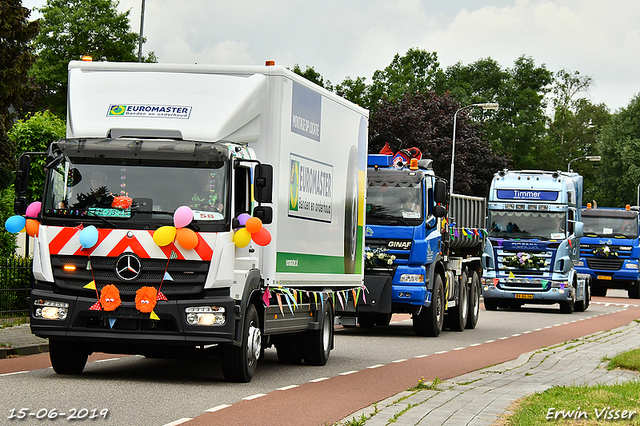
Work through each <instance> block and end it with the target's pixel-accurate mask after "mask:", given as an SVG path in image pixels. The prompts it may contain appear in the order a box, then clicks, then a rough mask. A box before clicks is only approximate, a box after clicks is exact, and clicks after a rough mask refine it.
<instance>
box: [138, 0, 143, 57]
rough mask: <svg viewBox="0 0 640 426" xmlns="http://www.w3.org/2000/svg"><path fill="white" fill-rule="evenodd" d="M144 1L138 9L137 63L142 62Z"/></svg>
mask: <svg viewBox="0 0 640 426" xmlns="http://www.w3.org/2000/svg"><path fill="white" fill-rule="evenodd" d="M144 1H145V0H142V6H141V7H140V37H139V38H138V62H142V38H143V37H142V30H143V29H144Z"/></svg>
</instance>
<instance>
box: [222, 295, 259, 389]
mask: <svg viewBox="0 0 640 426" xmlns="http://www.w3.org/2000/svg"><path fill="white" fill-rule="evenodd" d="M261 348H262V331H261V330H260V320H259V318H258V312H257V311H256V307H255V306H254V305H253V304H252V305H249V306H248V307H247V311H246V313H245V315H244V327H243V333H242V345H240V346H235V345H226V346H224V347H223V348H222V349H223V350H222V374H223V375H224V378H225V379H226V380H228V381H230V382H238V383H248V382H250V381H251V379H252V378H253V374H254V373H255V372H256V368H257V367H258V359H259V358H260V350H261Z"/></svg>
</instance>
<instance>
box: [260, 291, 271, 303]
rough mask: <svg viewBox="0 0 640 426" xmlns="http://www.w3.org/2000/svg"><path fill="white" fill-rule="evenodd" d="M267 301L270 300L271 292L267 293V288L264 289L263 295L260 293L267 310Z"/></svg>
mask: <svg viewBox="0 0 640 426" xmlns="http://www.w3.org/2000/svg"><path fill="white" fill-rule="evenodd" d="M269 299H271V292H270V291H269V287H267V288H265V289H264V293H262V302H263V303H264V305H265V306H266V307H267V308H268V307H269Z"/></svg>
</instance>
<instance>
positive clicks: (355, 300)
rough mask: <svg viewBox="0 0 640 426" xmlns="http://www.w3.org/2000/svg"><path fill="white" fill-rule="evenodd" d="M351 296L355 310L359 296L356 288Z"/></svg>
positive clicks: (352, 290)
mask: <svg viewBox="0 0 640 426" xmlns="http://www.w3.org/2000/svg"><path fill="white" fill-rule="evenodd" d="M358 293H360V289H358ZM351 294H353V307H354V308H355V307H356V305H357V304H358V296H357V294H356V290H355V289H354V288H352V289H351Z"/></svg>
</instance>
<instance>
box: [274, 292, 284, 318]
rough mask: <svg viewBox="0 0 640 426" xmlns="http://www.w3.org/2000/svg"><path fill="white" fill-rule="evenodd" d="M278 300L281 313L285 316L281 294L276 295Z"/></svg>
mask: <svg viewBox="0 0 640 426" xmlns="http://www.w3.org/2000/svg"><path fill="white" fill-rule="evenodd" d="M276 299H278V306H280V313H281V314H282V316H284V310H282V297H281V296H280V293H276Z"/></svg>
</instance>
